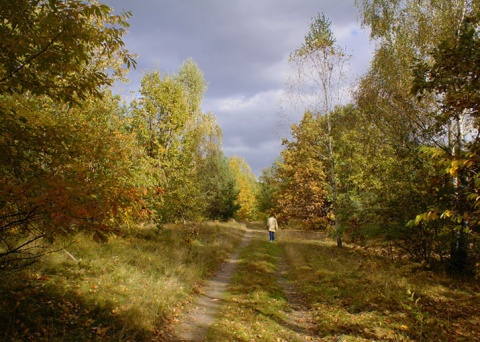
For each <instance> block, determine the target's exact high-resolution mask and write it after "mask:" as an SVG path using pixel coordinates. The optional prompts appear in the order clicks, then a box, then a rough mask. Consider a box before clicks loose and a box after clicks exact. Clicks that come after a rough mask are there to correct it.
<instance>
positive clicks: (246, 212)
mask: <svg viewBox="0 0 480 342" xmlns="http://www.w3.org/2000/svg"><path fill="white" fill-rule="evenodd" d="M229 164H230V167H231V168H232V171H233V173H234V175H235V183H236V185H237V189H238V197H237V200H236V204H237V205H238V207H239V209H238V211H237V212H236V214H235V217H236V218H237V219H238V220H241V221H251V220H253V219H255V218H256V216H257V213H256V209H257V208H256V193H257V181H256V179H255V176H254V175H253V173H252V170H251V169H250V166H249V165H248V164H247V162H246V161H245V160H244V159H243V158H240V157H236V156H234V157H231V158H230V161H229Z"/></svg>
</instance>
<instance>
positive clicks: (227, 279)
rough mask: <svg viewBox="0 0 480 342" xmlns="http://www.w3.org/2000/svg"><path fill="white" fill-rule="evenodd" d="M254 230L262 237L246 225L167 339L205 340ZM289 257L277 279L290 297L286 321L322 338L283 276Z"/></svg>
mask: <svg viewBox="0 0 480 342" xmlns="http://www.w3.org/2000/svg"><path fill="white" fill-rule="evenodd" d="M254 233H257V234H255V235H256V236H255V238H260V237H259V234H258V233H259V231H255V230H252V229H249V228H247V232H246V233H245V236H244V237H243V239H242V242H241V243H240V245H239V246H238V247H237V249H236V251H235V252H234V253H233V254H232V256H231V257H230V258H229V259H228V260H227V261H226V262H225V263H224V264H223V265H222V267H221V269H220V270H219V272H218V273H217V274H216V275H215V276H214V277H213V278H212V279H211V280H210V281H208V282H207V283H206V285H205V287H204V288H203V292H202V294H200V295H199V296H198V298H197V300H196V302H195V303H194V304H193V305H192V306H191V308H190V309H188V310H186V311H185V312H184V313H183V314H181V315H180V317H178V322H177V323H176V324H175V325H174V326H173V327H172V335H170V336H169V338H168V339H166V340H165V339H162V340H164V341H172V342H187V341H188V342H202V341H206V336H207V332H208V329H209V327H210V326H211V324H212V323H213V322H214V321H215V318H216V314H217V312H218V311H219V309H220V307H221V305H223V304H224V302H223V296H224V294H225V292H226V291H227V289H228V286H229V285H230V283H231V282H232V278H233V275H234V273H235V270H236V268H237V264H238V263H239V254H240V250H241V249H242V248H244V247H246V246H248V244H249V243H250V241H251V239H252V236H253V234H254ZM262 235H263V234H262ZM286 268H287V266H286V261H285V260H282V261H281V263H280V265H279V271H278V282H279V286H280V288H281V289H282V291H283V292H284V294H285V296H286V298H287V301H288V305H289V308H288V312H287V315H288V320H287V322H286V323H287V324H288V326H289V327H290V329H292V330H293V331H295V333H296V335H297V336H298V339H299V340H304V341H321V339H319V338H318V337H314V336H315V333H314V321H313V319H312V317H311V314H310V312H309V308H308V306H307V305H305V303H304V301H303V299H302V297H301V295H300V294H299V293H298V292H297V291H296V290H295V288H294V286H293V285H292V284H291V283H290V282H289V281H288V280H287V279H286V278H285V277H284V274H285V273H286Z"/></svg>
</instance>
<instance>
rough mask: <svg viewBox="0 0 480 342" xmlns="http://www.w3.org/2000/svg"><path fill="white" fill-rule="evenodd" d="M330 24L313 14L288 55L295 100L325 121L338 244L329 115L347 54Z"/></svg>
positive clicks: (338, 96)
mask: <svg viewBox="0 0 480 342" xmlns="http://www.w3.org/2000/svg"><path fill="white" fill-rule="evenodd" d="M330 26H331V22H330V21H329V20H328V19H327V18H326V17H325V16H324V15H323V14H319V15H317V16H316V17H314V18H313V19H312V21H311V23H310V31H309V32H308V33H307V34H306V35H305V39H304V43H303V44H302V45H301V46H300V47H299V48H297V49H296V50H295V52H294V53H292V54H291V56H290V62H291V63H292V64H293V65H294V66H295V69H296V71H295V72H294V75H296V76H295V79H293V78H292V80H291V81H292V86H293V92H294V94H295V97H296V100H297V101H299V102H300V103H301V106H302V107H303V108H304V109H305V110H309V111H311V112H313V113H314V114H315V115H317V116H320V115H323V116H324V117H325V120H326V124H327V132H326V133H327V134H326V137H325V138H326V140H325V144H326V147H327V152H328V155H327V156H325V157H326V159H325V163H326V164H325V165H328V177H329V178H328V179H329V188H330V191H331V198H332V210H333V211H332V215H333V219H334V226H335V230H336V237H337V245H338V246H339V247H341V246H342V236H341V229H340V227H339V225H338V222H337V219H336V216H335V214H334V213H335V211H336V210H337V209H338V208H337V206H338V201H337V197H338V194H337V180H336V175H335V153H334V143H333V140H332V122H331V120H330V115H331V112H332V111H333V109H334V107H335V106H336V105H339V104H340V103H341V98H342V87H343V86H345V81H346V75H345V68H346V66H347V62H348V59H349V56H348V55H347V54H346V53H345V51H344V50H343V49H342V48H340V47H339V46H338V45H337V44H336V39H335V37H334V35H333V32H332V30H331V27H330Z"/></svg>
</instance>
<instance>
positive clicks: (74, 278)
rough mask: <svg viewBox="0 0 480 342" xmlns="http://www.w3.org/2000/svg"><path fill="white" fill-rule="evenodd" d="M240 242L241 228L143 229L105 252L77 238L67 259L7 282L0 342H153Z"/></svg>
mask: <svg viewBox="0 0 480 342" xmlns="http://www.w3.org/2000/svg"><path fill="white" fill-rule="evenodd" d="M186 232H187V233H186ZM191 232H193V233H191ZM243 234H244V228H243V226H241V225H240V224H236V223H228V224H226V223H225V224H224V223H217V224H214V223H209V224H201V225H195V226H191V225H171V226H167V227H165V228H162V229H161V230H157V229H156V228H155V227H153V226H146V227H139V228H138V229H137V230H136V231H135V232H132V233H131V234H130V235H128V236H125V237H111V238H110V240H109V241H108V243H106V244H102V245H99V244H97V243H96V242H94V241H92V240H91V238H90V237H87V236H78V237H77V238H76V241H75V242H74V243H73V244H72V245H71V247H70V248H69V249H68V254H67V253H65V252H60V253H56V254H52V255H50V256H48V257H47V258H46V259H44V260H43V261H42V262H41V263H38V264H36V265H35V266H33V267H31V268H29V269H27V270H25V271H23V272H20V273H15V274H8V275H6V274H4V275H3V276H2V281H1V285H0V291H1V294H2V296H1V299H0V331H1V335H0V339H1V340H4V341H16V340H35V341H52V340H60V341H91V340H95V339H99V340H102V341H132V340H135V341H142V340H149V339H151V338H152V336H154V335H155V334H156V331H157V330H161V329H162V325H163V323H165V322H167V321H169V320H171V319H174V318H175V315H176V313H177V312H178V310H180V308H181V306H182V305H183V304H184V303H186V302H187V301H189V300H190V298H191V297H192V295H193V294H194V293H195V292H196V291H198V287H199V286H200V285H201V283H202V281H203V279H205V278H208V277H209V276H210V275H211V274H212V273H213V272H214V271H215V270H216V269H217V268H218V267H219V265H220V263H221V262H222V261H223V260H224V259H225V258H226V257H227V256H228V255H229V253H230V252H231V251H232V250H233V249H234V248H235V246H236V245H237V244H238V243H239V241H240V239H241V237H242V236H243Z"/></svg>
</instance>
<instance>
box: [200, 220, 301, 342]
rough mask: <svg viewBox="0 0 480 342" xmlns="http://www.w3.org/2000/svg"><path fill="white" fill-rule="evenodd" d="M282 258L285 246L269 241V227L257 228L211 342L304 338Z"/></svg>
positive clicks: (213, 326)
mask: <svg viewBox="0 0 480 342" xmlns="http://www.w3.org/2000/svg"><path fill="white" fill-rule="evenodd" d="M262 229H263V226H262ZM281 258H282V249H281V247H280V246H279V245H278V244H276V243H270V242H269V241H268V234H267V232H266V231H265V229H263V231H256V232H255V233H254V235H253V236H252V239H251V243H250V244H249V245H248V246H247V247H245V248H243V249H242V250H241V253H240V260H241V262H240V263H239V265H238V267H237V270H236V273H235V275H234V279H233V282H232V284H231V286H230V288H229V290H228V293H227V294H226V296H225V298H224V302H225V305H224V306H223V307H222V309H221V312H220V313H219V315H218V319H217V320H216V321H215V322H214V324H213V325H212V327H211V328H210V330H209V333H208V336H207V340H208V341H300V339H299V337H298V335H297V334H296V333H295V331H294V330H293V329H292V326H291V324H290V322H289V319H288V311H289V307H288V303H287V298H286V296H285V294H284V293H283V292H282V289H281V286H280V285H279V281H278V277H279V269H278V265H279V263H280V260H281Z"/></svg>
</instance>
